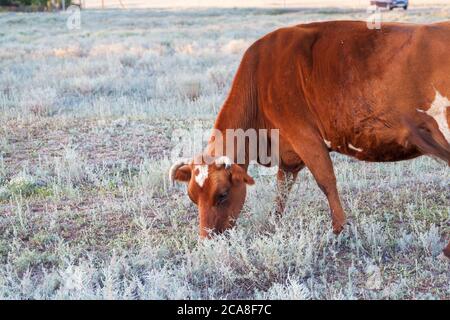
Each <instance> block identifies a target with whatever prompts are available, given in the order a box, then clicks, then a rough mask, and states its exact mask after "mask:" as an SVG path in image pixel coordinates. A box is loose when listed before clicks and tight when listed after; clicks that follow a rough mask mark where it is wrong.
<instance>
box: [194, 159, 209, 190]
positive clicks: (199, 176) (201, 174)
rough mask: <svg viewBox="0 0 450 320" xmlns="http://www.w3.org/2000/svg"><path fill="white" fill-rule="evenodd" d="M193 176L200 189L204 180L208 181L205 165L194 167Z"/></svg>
mask: <svg viewBox="0 0 450 320" xmlns="http://www.w3.org/2000/svg"><path fill="white" fill-rule="evenodd" d="M197 170H198V172H197ZM194 174H195V182H197V184H198V185H199V186H200V188H202V187H203V185H204V184H205V181H206V179H208V166H207V165H205V164H202V165H196V166H195V167H194Z"/></svg>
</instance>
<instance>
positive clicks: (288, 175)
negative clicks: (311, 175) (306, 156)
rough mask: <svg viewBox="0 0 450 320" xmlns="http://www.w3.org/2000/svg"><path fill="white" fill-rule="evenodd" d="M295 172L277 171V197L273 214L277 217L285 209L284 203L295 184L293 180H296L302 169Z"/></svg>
mask: <svg viewBox="0 0 450 320" xmlns="http://www.w3.org/2000/svg"><path fill="white" fill-rule="evenodd" d="M303 167H304V166H302V167H301V168H300V169H297V170H296V171H292V172H291V171H286V170H283V169H281V168H280V169H278V173H277V197H276V199H275V214H276V215H277V216H281V215H282V214H283V212H284V210H285V209H286V203H287V201H288V198H289V193H290V192H291V189H292V187H293V185H294V184H295V180H296V179H297V176H298V173H299V171H300V170H301V169H302V168H303Z"/></svg>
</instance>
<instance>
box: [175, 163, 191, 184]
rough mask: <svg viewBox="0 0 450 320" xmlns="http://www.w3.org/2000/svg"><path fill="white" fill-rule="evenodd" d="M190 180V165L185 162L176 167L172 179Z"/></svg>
mask: <svg viewBox="0 0 450 320" xmlns="http://www.w3.org/2000/svg"><path fill="white" fill-rule="evenodd" d="M189 180H191V167H190V166H189V165H187V164H185V165H183V166H181V167H178V168H176V170H175V172H174V173H173V181H179V182H189Z"/></svg>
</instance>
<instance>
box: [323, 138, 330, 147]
mask: <svg viewBox="0 0 450 320" xmlns="http://www.w3.org/2000/svg"><path fill="white" fill-rule="evenodd" d="M323 142H325V144H326V145H327V147H328V148H331V142H330V141H328V140H327V139H323Z"/></svg>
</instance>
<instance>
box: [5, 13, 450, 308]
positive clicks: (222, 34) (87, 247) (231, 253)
mask: <svg viewBox="0 0 450 320" xmlns="http://www.w3.org/2000/svg"><path fill="white" fill-rule="evenodd" d="M367 15H368V14H367V12H366V11H365V10H360V9H327V8H321V9H302V10H297V9H273V8H272V9H270V8H268V9H185V10H136V11H133V10H128V11H120V10H118V11H113V10H111V11H82V13H81V29H80V30H68V29H67V28H66V24H65V23H66V19H67V16H66V15H62V14H58V13H33V14H23V13H2V14H0V111H1V112H0V298H3V299H14V298H46V299H57V298H63V299H66V298H69V299H79V298H102V299H122V298H123V299H175V298H190V299H200V298H202V299H205V298H206V299H209V298H221V299H229V298H243V299H253V298H264V299H265V298H270V299H289V298H290V299H361V298H369V299H378V298H386V299H450V281H449V280H450V271H449V270H450V267H449V262H448V261H445V260H440V259H438V258H437V256H438V255H439V254H440V252H441V250H442V248H443V247H444V246H445V244H446V243H447V242H448V240H449V235H450V219H449V212H450V210H449V206H448V203H449V199H450V197H449V193H448V190H449V188H448V187H449V186H448V182H449V171H448V167H447V166H446V165H445V164H442V163H439V162H437V161H435V160H433V159H429V158H425V157H422V158H419V159H416V160H413V161H408V162H400V163H392V164H374V163H363V162H358V161H356V160H353V159H351V158H347V157H343V156H339V155H333V161H334V163H335V169H336V174H337V178H338V186H339V190H340V193H341V197H342V199H343V202H344V206H345V209H346V211H347V214H348V215H349V217H350V218H351V224H350V225H349V226H348V227H347V228H346V230H345V231H344V232H343V233H342V234H341V235H340V236H338V237H336V236H334V235H333V233H332V231H331V221H330V217H329V212H328V206H327V203H326V200H325V197H324V195H323V194H322V193H321V191H320V190H319V188H318V187H317V185H316V184H315V182H314V181H313V179H312V177H311V175H310V173H309V172H308V171H307V170H304V171H303V172H302V173H301V175H300V178H299V180H298V182H297V184H296V185H295V187H294V189H293V192H292V196H291V201H290V203H289V205H288V208H287V212H286V214H285V216H284V217H283V218H282V219H281V220H279V221H277V220H276V219H274V218H271V217H270V216H269V212H270V211H271V209H272V206H273V199H274V197H275V177H274V175H273V173H270V172H269V173H267V172H266V173H265V174H264V171H259V170H256V169H255V168H253V169H251V174H252V175H253V176H254V177H255V179H256V182H257V183H256V186H254V187H251V188H250V189H249V195H248V197H247V202H246V206H245V208H244V212H243V213H242V215H241V218H240V219H239V221H238V226H237V228H236V229H234V230H232V231H231V232H230V233H228V234H226V235H224V236H221V237H217V238H215V239H214V240H210V241H199V240H198V222H197V211H196V208H195V206H194V205H193V204H192V203H191V202H190V201H189V199H188V197H187V195H186V190H185V186H183V185H175V186H173V185H172V184H171V183H169V181H168V178H167V173H168V169H169V167H170V164H171V159H170V153H171V150H172V148H173V147H174V144H175V143H176V141H174V139H173V132H174V130H179V129H180V128H181V129H192V128H193V127H194V124H196V125H201V126H203V127H204V128H210V127H211V126H212V123H213V121H214V118H215V115H216V114H217V111H218V110H219V108H220V106H221V103H222V102H223V101H224V99H225V97H226V94H227V92H228V89H229V87H230V83H231V80H232V77H233V74H234V72H235V71H236V68H237V65H238V63H239V60H240V58H241V56H242V54H243V52H244V50H245V49H246V48H247V47H248V45H250V44H251V43H252V42H253V41H254V40H256V39H257V38H258V37H260V36H262V35H264V34H265V33H267V32H269V31H272V30H273V29H275V28H277V27H281V26H286V25H291V24H297V23H302V22H309V21H318V20H331V19H359V20H365V19H366V18H367ZM449 18H450V8H449V7H448V6H447V7H443V6H437V7H431V6H429V7H421V8H412V10H411V11H408V12H403V11H400V10H398V11H394V12H386V13H384V19H385V20H392V21H409V22H418V23H419V22H420V23H422V22H433V21H442V20H448V19H449Z"/></svg>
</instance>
